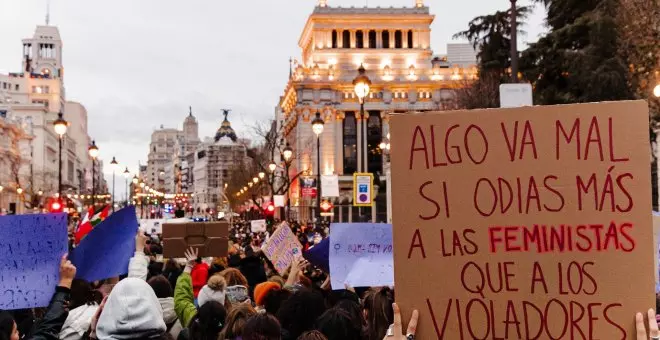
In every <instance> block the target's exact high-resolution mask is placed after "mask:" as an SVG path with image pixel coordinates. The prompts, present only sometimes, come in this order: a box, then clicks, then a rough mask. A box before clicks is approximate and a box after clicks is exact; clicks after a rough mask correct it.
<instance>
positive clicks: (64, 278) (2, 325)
mask: <svg viewBox="0 0 660 340" xmlns="http://www.w3.org/2000/svg"><path fill="white" fill-rule="evenodd" d="M75 276H76V267H75V266H74V265H73V264H71V261H69V260H67V256H66V255H64V256H62V259H61V261H60V279H59V282H58V284H57V287H56V288H55V294H53V297H52V298H51V300H50V304H49V305H48V308H47V309H46V313H45V314H44V315H43V317H42V318H41V320H40V321H38V322H37V323H36V325H35V327H34V331H33V332H32V333H31V334H30V335H29V337H26V339H27V340H56V339H57V334H59V333H60V331H61V330H62V325H63V324H64V322H65V321H66V318H67V316H68V308H67V307H68V305H69V303H70V294H71V285H72V284H73V278H74V277H75ZM19 339H20V334H19V333H18V325H16V322H15V321H14V318H13V317H12V316H11V314H10V313H9V312H7V311H2V310H0V340H19Z"/></svg>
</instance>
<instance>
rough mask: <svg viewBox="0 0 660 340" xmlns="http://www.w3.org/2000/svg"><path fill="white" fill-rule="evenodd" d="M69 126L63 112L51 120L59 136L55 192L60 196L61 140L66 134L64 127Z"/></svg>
mask: <svg viewBox="0 0 660 340" xmlns="http://www.w3.org/2000/svg"><path fill="white" fill-rule="evenodd" d="M68 126H69V123H68V122H67V121H66V120H64V114H63V113H62V112H60V113H58V114H57V119H56V120H55V121H54V122H53V128H54V129H55V133H57V135H58V136H59V137H60V138H59V140H60V155H59V157H60V161H59V171H58V182H57V184H58V185H57V192H58V193H59V194H60V196H62V140H63V139H64V134H66V129H67V127H68Z"/></svg>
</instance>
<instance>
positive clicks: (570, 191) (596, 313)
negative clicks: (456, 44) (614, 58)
mask: <svg viewBox="0 0 660 340" xmlns="http://www.w3.org/2000/svg"><path fill="white" fill-rule="evenodd" d="M648 114H649V110H648V104H647V103H646V102H644V101H622V102H610V103H593V104H580V105H557V106H537V107H520V108H510V109H488V110H474V111H452V112H443V113H416V114H395V115H391V116H390V128H391V137H392V138H391V142H392V145H393V146H396V148H394V147H393V148H392V150H391V151H392V153H391V160H392V192H394V193H396V194H393V195H392V207H393V216H392V225H393V226H394V228H393V233H394V264H395V282H396V283H397V287H396V295H397V296H396V299H397V301H398V302H399V303H400V305H401V308H402V311H403V317H404V320H408V318H409V317H410V314H411V312H412V311H413V309H418V310H419V311H420V321H419V328H418V332H417V334H416V337H417V338H419V339H451V340H454V339H473V338H475V339H629V340H630V339H635V325H634V315H635V313H636V312H640V311H641V312H643V311H646V310H648V309H649V308H653V307H654V306H655V299H654V295H653V288H654V279H653V275H652V273H653V271H654V270H656V269H655V268H654V260H653V258H652V257H651V254H652V253H653V242H655V241H654V240H653V236H652V233H653V227H652V221H651V220H652V218H651V214H650V211H651V179H650V174H651V172H650V171H649V159H650V152H649V150H650V148H649V130H648V124H649V118H648V117H649V116H648Z"/></svg>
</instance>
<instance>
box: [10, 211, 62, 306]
mask: <svg viewBox="0 0 660 340" xmlns="http://www.w3.org/2000/svg"><path fill="white" fill-rule="evenodd" d="M66 252H67V215H66V214H64V213H62V214H44V215H13V216H0V310H3V309H4V310H11V309H23V308H35V307H45V306H48V303H49V301H50V299H51V298H52V297H53V294H54V293H55V287H56V286H57V283H58V282H59V276H60V273H59V268H60V260H61V259H62V255H64V254H65V253H66Z"/></svg>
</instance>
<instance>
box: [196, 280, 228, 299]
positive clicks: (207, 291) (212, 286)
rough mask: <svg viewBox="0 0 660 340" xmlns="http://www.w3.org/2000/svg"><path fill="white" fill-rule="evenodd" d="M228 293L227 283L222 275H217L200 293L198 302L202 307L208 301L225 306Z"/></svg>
mask: <svg viewBox="0 0 660 340" xmlns="http://www.w3.org/2000/svg"><path fill="white" fill-rule="evenodd" d="M226 293H227V281H225V278H224V277H222V275H220V274H216V275H213V276H211V278H210V279H209V281H208V283H207V284H206V285H205V286H204V287H202V289H201V290H200V291H199V295H198V296H197V302H198V303H199V306H200V307H201V306H203V305H204V304H205V303H206V302H208V301H218V302H220V304H223V305H224V303H225V295H226Z"/></svg>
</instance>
